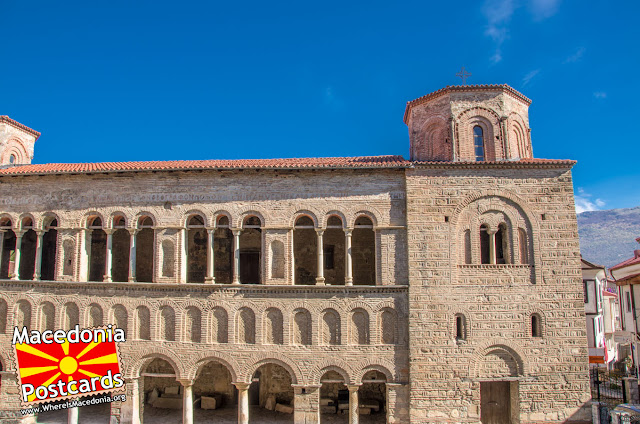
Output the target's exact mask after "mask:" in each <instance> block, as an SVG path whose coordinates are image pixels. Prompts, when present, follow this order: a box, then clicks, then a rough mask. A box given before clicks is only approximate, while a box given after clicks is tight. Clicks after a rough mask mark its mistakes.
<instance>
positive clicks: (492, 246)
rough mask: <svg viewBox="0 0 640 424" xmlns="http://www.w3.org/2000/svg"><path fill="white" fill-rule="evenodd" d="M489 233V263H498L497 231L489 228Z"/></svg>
mask: <svg viewBox="0 0 640 424" xmlns="http://www.w3.org/2000/svg"><path fill="white" fill-rule="evenodd" d="M487 234H489V263H490V264H494V265H495V263H496V231H494V230H487Z"/></svg>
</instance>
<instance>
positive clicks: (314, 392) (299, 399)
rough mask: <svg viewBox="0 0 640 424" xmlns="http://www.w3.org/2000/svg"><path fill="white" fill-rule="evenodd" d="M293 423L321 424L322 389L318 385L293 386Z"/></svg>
mask: <svg viewBox="0 0 640 424" xmlns="http://www.w3.org/2000/svg"><path fill="white" fill-rule="evenodd" d="M292 386H293V390H294V397H293V406H294V409H293V422H294V423H305V424H319V423H320V387H322V385H321V384H317V385H302V384H292Z"/></svg>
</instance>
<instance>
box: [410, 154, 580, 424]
mask: <svg viewBox="0 0 640 424" xmlns="http://www.w3.org/2000/svg"><path fill="white" fill-rule="evenodd" d="M505 168H506V167H502V166H493V167H491V166H476V167H471V166H470V167H460V166H459V167H457V168H454V167H453V166H447V165H444V166H442V167H438V166H424V167H416V168H415V169H412V170H408V171H407V211H408V213H407V221H408V224H407V225H408V234H409V244H408V246H409V247H408V249H409V250H408V256H409V270H410V277H409V278H410V288H409V299H410V311H411V316H412V319H411V320H410V324H409V325H410V333H409V334H410V340H411V343H410V358H411V372H410V374H411V415H412V418H413V419H415V421H416V422H443V421H456V422H465V423H478V422H479V420H480V413H481V411H480V382H481V381H486V380H507V381H509V380H511V381H517V382H518V390H519V404H518V405H519V419H520V422H521V423H523V424H524V423H532V422H541V421H544V422H572V421H576V422H579V421H584V422H587V421H588V420H590V417H589V416H588V414H589V411H588V409H586V408H585V406H587V405H588V402H589V400H590V391H589V380H588V374H587V372H588V364H587V355H586V332H585V328H584V308H583V302H582V296H583V295H582V282H581V274H580V263H579V262H580V256H579V249H578V235H577V223H576V218H575V211H574V207H573V187H572V181H571V173H570V170H569V169H568V168H567V167H548V168H542V167H535V168H534V167H526V166H518V167H513V168H512V169H505ZM516 207H517V208H519V210H521V211H522V213H523V214H524V215H525V216H526V218H527V219H528V221H529V223H530V224H531V225H530V227H529V229H528V231H529V234H528V240H529V242H530V248H531V249H532V252H533V253H532V262H531V263H530V264H526V265H519V264H511V265H509V264H507V265H478V264H477V263H476V264H470V265H466V264H465V263H464V257H465V255H464V253H463V252H462V253H461V249H463V248H464V247H463V246H464V243H462V242H460V241H459V240H463V239H464V231H465V230H466V229H468V228H469V227H468V225H469V220H468V219H465V218H464V217H465V216H468V215H467V213H468V211H470V210H471V211H475V213H476V214H482V213H484V212H486V211H497V212H500V213H504V214H505V216H507V215H508V214H510V213H511V211H512V210H515V208H516ZM460 217H463V218H460ZM515 221H516V219H515V218H514V222H515ZM471 235H472V237H474V238H478V237H479V236H480V234H479V228H474V229H473V231H472V232H471ZM509 243H513V240H509ZM472 245H474V246H476V247H475V249H479V245H478V244H472ZM472 256H474V257H475V258H476V259H475V260H479V259H478V258H479V255H472ZM534 313H535V314H538V315H539V316H540V317H541V320H542V328H543V331H542V333H543V334H542V337H532V333H531V328H530V323H531V315H532V314H534ZM456 314H462V315H463V316H464V317H465V321H466V326H467V333H466V339H464V340H457V339H456V330H455V317H456ZM516 404H517V403H516ZM589 422H590V421H589Z"/></svg>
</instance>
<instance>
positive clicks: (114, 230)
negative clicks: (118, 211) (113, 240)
mask: <svg viewBox="0 0 640 424" xmlns="http://www.w3.org/2000/svg"><path fill="white" fill-rule="evenodd" d="M102 231H104V232H105V233H107V235H108V236H110V235H113V233H115V232H116V229H115V228H103V229H102Z"/></svg>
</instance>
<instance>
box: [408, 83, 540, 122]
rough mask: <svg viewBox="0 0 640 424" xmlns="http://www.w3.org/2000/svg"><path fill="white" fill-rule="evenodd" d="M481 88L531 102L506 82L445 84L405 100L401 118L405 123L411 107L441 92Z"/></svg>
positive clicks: (477, 89) (528, 103) (481, 89)
mask: <svg viewBox="0 0 640 424" xmlns="http://www.w3.org/2000/svg"><path fill="white" fill-rule="evenodd" d="M483 90H503V91H506V92H507V93H509V94H511V95H513V96H515V97H517V98H518V99H520V100H522V101H524V102H525V103H527V105H530V104H531V99H529V98H528V97H526V96H525V95H524V94H522V93H520V92H519V91H517V90H515V89H514V88H513V87H511V86H509V85H507V84H478V85H447V86H446V87H444V88H441V89H439V90H436V91H433V92H431V93H429V94H426V95H424V96H422V97H418V98H417V99H415V100H411V101H410V102H407V107H406V109H405V111H404V118H403V119H404V123H405V124H406V123H407V120H408V118H409V111H410V110H411V108H412V107H414V106H417V105H419V104H422V103H424V102H426V101H428V100H431V99H433V98H435V97H438V96H440V95H442V94H446V93H450V92H452V91H483Z"/></svg>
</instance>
